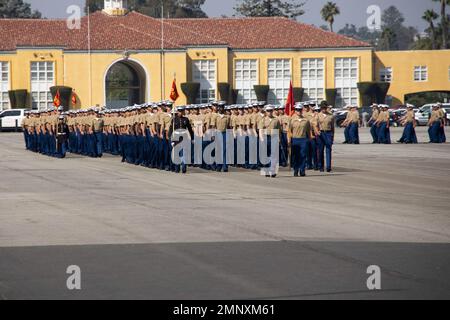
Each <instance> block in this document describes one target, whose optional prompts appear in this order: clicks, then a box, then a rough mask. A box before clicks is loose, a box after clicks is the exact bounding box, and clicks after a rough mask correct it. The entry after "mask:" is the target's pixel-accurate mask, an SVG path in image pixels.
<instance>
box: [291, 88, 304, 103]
mask: <svg viewBox="0 0 450 320" xmlns="http://www.w3.org/2000/svg"><path fill="white" fill-rule="evenodd" d="M292 90H293V92H294V100H295V102H301V101H303V93H304V92H305V89H303V88H292Z"/></svg>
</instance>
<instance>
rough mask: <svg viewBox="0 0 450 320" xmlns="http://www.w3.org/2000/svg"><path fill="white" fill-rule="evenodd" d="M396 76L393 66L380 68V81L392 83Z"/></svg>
mask: <svg viewBox="0 0 450 320" xmlns="http://www.w3.org/2000/svg"><path fill="white" fill-rule="evenodd" d="M393 78H394V71H393V69H392V67H385V68H381V69H380V81H381V82H389V83H391V82H392V80H393Z"/></svg>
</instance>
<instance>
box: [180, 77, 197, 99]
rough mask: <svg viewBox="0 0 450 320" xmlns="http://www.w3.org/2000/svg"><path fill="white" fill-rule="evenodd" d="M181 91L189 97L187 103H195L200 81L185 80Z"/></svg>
mask: <svg viewBox="0 0 450 320" xmlns="http://www.w3.org/2000/svg"><path fill="white" fill-rule="evenodd" d="M180 86H181V91H183V93H184V95H185V96H186V98H187V104H194V103H195V100H196V99H197V96H198V93H199V92H200V83H198V82H185V83H182V84H181V85H180Z"/></svg>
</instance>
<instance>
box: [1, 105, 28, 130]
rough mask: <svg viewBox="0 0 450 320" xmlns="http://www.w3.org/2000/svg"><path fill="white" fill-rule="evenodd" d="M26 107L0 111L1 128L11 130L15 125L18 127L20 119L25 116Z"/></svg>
mask: <svg viewBox="0 0 450 320" xmlns="http://www.w3.org/2000/svg"><path fill="white" fill-rule="evenodd" d="M25 111H27V109H10V110H4V111H2V112H0V121H1V129H2V130H11V129H15V128H16V124H17V127H18V128H19V129H20V128H21V125H22V120H23V118H25Z"/></svg>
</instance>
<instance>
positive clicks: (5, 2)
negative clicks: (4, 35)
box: [0, 0, 42, 19]
mask: <svg viewBox="0 0 450 320" xmlns="http://www.w3.org/2000/svg"><path fill="white" fill-rule="evenodd" d="M41 16H42V15H41V13H40V12H39V11H37V10H31V5H30V4H29V3H26V2H23V0H0V18H22V19H40V18H41Z"/></svg>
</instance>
